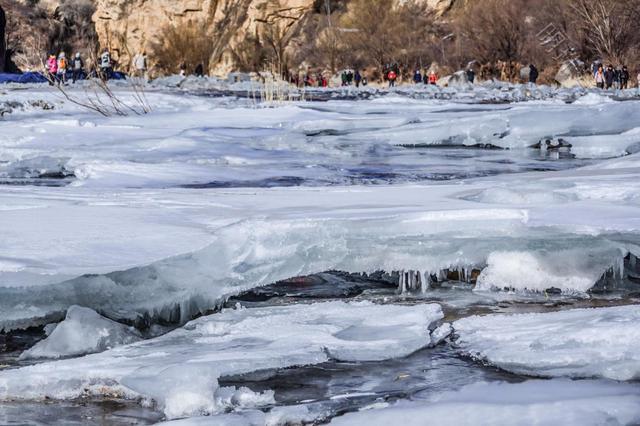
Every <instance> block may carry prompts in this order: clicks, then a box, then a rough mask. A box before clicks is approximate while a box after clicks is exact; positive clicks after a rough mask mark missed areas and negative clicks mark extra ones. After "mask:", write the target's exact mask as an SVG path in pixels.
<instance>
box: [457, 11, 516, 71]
mask: <svg viewBox="0 0 640 426" xmlns="http://www.w3.org/2000/svg"><path fill="white" fill-rule="evenodd" d="M526 10H528V9H527V7H526V0H483V1H482V2H475V3H472V4H470V5H469V6H468V7H467V9H466V10H465V11H464V13H463V14H462V16H461V17H460V18H459V20H458V21H457V25H456V26H457V30H458V34H459V35H460V36H461V37H462V38H463V40H464V41H463V43H464V45H465V46H466V49H467V50H468V53H469V55H470V56H471V57H473V58H474V59H476V60H478V61H479V62H481V63H486V64H493V65H495V64H498V63H501V64H502V66H501V67H500V68H502V71H503V73H505V74H506V77H507V78H508V79H509V80H513V79H514V77H515V76H516V68H517V64H518V61H519V60H521V58H522V57H523V52H524V51H525V48H526V44H527V30H528V29H527V25H526V19H527V16H526V14H525V13H523V12H524V11H526Z"/></svg>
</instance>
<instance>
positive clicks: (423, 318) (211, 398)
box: [0, 302, 443, 418]
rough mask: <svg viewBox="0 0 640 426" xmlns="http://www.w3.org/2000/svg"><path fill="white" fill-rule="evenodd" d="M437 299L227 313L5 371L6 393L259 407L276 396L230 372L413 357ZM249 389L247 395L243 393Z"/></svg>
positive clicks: (170, 412) (200, 408)
mask: <svg viewBox="0 0 640 426" xmlns="http://www.w3.org/2000/svg"><path fill="white" fill-rule="evenodd" d="M442 317H443V314H442V311H441V309H440V307H439V306H438V305H435V304H431V305H418V306H394V305H386V306H378V305H374V304H372V303H368V302H362V303H344V302H328V303H317V304H312V305H295V306H290V307H275V308H262V309H239V310H226V311H223V312H221V313H219V314H215V315H211V316H207V317H202V318H200V319H197V320H195V321H193V322H190V323H188V324H186V325H185V326H184V327H182V328H180V329H177V330H175V331H173V332H170V333H168V334H165V335H163V336H161V337H157V338H155V339H151V340H148V341H144V342H139V343H134V344H131V345H127V346H120V347H117V348H114V349H111V350H108V351H106V352H102V353H100V354H94V355H88V356H85V357H82V358H76V359H70V360H62V361H55V362H47V363H42V364H38V365H34V366H29V367H23V368H20V369H15V370H9V371H5V372H3V373H2V374H1V375H0V398H2V399H4V400H7V399H8V400H11V399H27V400H28V399H44V398H52V399H70V398H78V397H81V396H83V395H87V394H89V395H93V396H108V395H121V396H124V397H128V398H136V397H140V398H146V399H148V400H149V401H154V402H155V403H157V404H158V407H159V408H161V409H162V410H163V411H164V413H165V415H166V416H167V417H168V418H175V417H181V416H192V415H198V414H200V415H202V414H207V413H216V412H220V411H224V410H225V409H226V408H228V407H237V406H241V407H244V408H246V407H247V406H260V405H261V404H264V403H265V401H266V402H267V403H268V402H270V401H271V400H272V396H269V395H255V394H253V393H248V394H247V392H248V391H242V389H240V390H229V389H227V388H218V386H217V380H218V378H219V377H221V376H229V375H238V374H244V373H249V372H254V371H260V370H269V369H275V368H285V367H291V366H296V365H309V364H318V363H322V362H326V361H327V360H329V359H336V360H341V361H354V362H355V361H372V360H383V359H388V358H395V357H403V356H407V355H409V354H411V353H413V352H415V351H417V350H418V349H420V348H423V347H425V346H427V345H429V343H430V337H429V329H428V328H429V326H430V325H431V324H432V323H435V322H436V321H438V320H440V319H441V318H442ZM238 392H240V394H239V393H238Z"/></svg>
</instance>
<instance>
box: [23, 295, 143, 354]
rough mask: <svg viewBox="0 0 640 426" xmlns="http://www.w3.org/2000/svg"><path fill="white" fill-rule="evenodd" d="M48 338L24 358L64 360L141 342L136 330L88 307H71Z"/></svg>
mask: <svg viewBox="0 0 640 426" xmlns="http://www.w3.org/2000/svg"><path fill="white" fill-rule="evenodd" d="M47 336H48V337H47V338H46V339H44V340H41V341H39V342H38V343H36V344H35V345H34V346H33V347H32V348H31V349H28V350H26V351H25V352H24V353H23V354H22V355H21V356H20V358H21V359H34V358H63V357H69V356H78V355H85V354H89V353H95V352H102V351H104V350H107V349H111V348H113V347H116V346H120V345H125V344H128V343H133V342H136V341H138V340H140V339H141V336H140V334H139V333H138V332H137V331H136V330H135V329H134V328H133V327H127V326H126V325H123V324H119V323H117V322H115V321H111V320H110V319H108V318H105V317H103V316H101V315H99V314H98V313H96V312H95V311H93V310H91V309H89V308H83V307H81V306H75V305H74V306H71V307H70V308H69V309H68V310H67V316H66V318H65V319H64V321H62V322H61V323H60V324H58V325H57V326H56V327H55V328H53V330H52V331H50V332H48V333H47Z"/></svg>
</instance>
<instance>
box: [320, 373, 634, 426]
mask: <svg viewBox="0 0 640 426" xmlns="http://www.w3.org/2000/svg"><path fill="white" fill-rule="evenodd" d="M639 421H640V388H638V387H637V386H633V385H628V384H619V383H615V382H604V381H569V380H548V381H544V380H532V381H527V382H524V383H518V384H509V383H477V384H473V385H469V386H466V387H464V388H463V389H461V390H460V391H457V392H446V393H443V394H440V395H438V396H437V397H434V398H432V399H431V400H429V401H421V402H407V401H402V402H399V403H396V404H393V405H390V406H388V407H387V408H382V409H368V410H367V409H363V410H362V411H359V412H357V413H352V414H346V415H344V416H341V417H336V418H335V419H334V420H333V421H332V422H331V424H332V425H336V426H341V425H344V426H346V425H354V426H355V425H363V424H366V425H372V426H373V425H390V424H402V425H407V426H410V425H424V424H425V422H428V423H430V424H437V425H443V426H444V425H451V426H464V425H473V426H476V425H487V426H498V425H500V426H503V425H504V426H506V425H514V424H522V425H531V424H535V425H541V426H542V425H544V426H553V425H558V424H562V425H567V426H586V425H593V426H597V425H603V424H611V425H631V424H636V423H637V422H639Z"/></svg>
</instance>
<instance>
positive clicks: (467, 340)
mask: <svg viewBox="0 0 640 426" xmlns="http://www.w3.org/2000/svg"><path fill="white" fill-rule="evenodd" d="M639 321H640V307H639V306H637V305H631V306H620V307H612V308H597V309H575V310H568V311H560V312H553V313H535V314H520V315H487V316H473V317H468V318H464V319H461V320H458V321H456V322H455V323H454V324H453V327H454V329H455V333H456V334H457V335H458V336H459V338H458V340H457V341H456V344H457V346H458V348H459V349H460V351H461V352H463V353H466V354H469V355H471V356H472V357H474V358H476V359H479V360H482V361H484V362H488V363H490V364H491V365H494V366H496V367H499V368H502V369H503V370H507V371H510V372H513V373H516V374H525V375H531V376H540V377H561V376H568V377H575V378H592V377H601V378H609V379H614V380H637V379H638V378H640V327H639V326H638V323H639Z"/></svg>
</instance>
